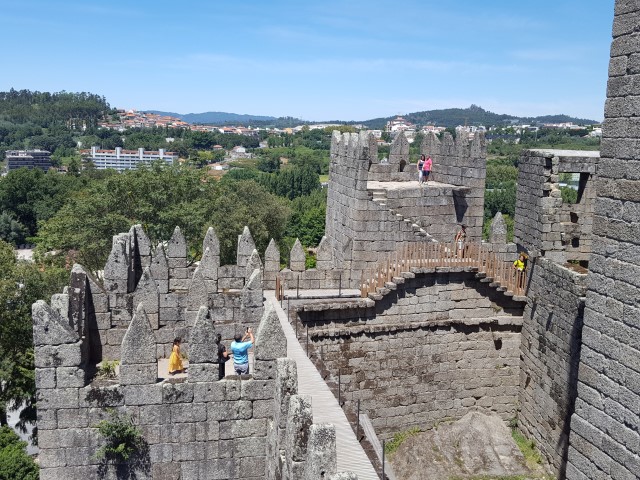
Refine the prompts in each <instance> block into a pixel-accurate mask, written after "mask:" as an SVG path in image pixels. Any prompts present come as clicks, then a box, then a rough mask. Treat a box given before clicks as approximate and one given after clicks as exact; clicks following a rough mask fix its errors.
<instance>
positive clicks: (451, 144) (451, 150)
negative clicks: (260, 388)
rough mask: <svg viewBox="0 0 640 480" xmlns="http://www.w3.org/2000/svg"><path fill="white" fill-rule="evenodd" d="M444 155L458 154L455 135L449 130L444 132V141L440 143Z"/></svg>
mask: <svg viewBox="0 0 640 480" xmlns="http://www.w3.org/2000/svg"><path fill="white" fill-rule="evenodd" d="M440 152H441V154H442V156H454V155H455V154H456V144H455V141H454V140H453V136H452V135H451V134H450V133H449V132H444V135H443V136H442V143H441V144H440Z"/></svg>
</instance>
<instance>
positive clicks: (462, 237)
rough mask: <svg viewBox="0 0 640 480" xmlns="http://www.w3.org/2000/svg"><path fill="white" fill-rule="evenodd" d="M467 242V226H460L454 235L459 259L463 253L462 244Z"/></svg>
mask: <svg viewBox="0 0 640 480" xmlns="http://www.w3.org/2000/svg"><path fill="white" fill-rule="evenodd" d="M466 240H467V226H466V225H464V224H463V225H460V230H458V233H456V240H455V242H456V251H457V254H458V256H459V257H460V258H462V255H463V252H464V242H465V241H466Z"/></svg>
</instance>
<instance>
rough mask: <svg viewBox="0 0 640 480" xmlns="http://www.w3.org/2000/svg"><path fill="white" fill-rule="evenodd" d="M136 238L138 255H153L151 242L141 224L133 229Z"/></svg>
mask: <svg viewBox="0 0 640 480" xmlns="http://www.w3.org/2000/svg"><path fill="white" fill-rule="evenodd" d="M131 228H132V229H133V231H134V234H135V237H136V245H137V247H138V254H139V255H141V256H144V257H148V256H150V255H151V241H150V240H149V237H148V236H147V233H146V232H145V231H144V228H143V227H142V225H140V224H136V225H134V226H133V227H131Z"/></svg>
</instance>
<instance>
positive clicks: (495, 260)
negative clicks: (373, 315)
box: [360, 243, 527, 298]
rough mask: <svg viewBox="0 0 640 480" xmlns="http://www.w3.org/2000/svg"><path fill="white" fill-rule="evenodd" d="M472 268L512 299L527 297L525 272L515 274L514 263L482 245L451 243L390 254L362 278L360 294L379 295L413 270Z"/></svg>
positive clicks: (414, 246) (410, 246)
mask: <svg viewBox="0 0 640 480" xmlns="http://www.w3.org/2000/svg"><path fill="white" fill-rule="evenodd" d="M437 267H469V268H473V269H477V271H478V272H479V273H484V274H485V276H486V278H491V279H492V282H494V283H498V284H499V285H500V287H502V288H503V289H505V291H506V292H509V293H510V294H512V295H516V296H524V295H525V286H526V284H527V272H526V270H524V271H522V270H516V269H515V268H514V266H513V264H512V263H511V262H505V261H504V260H502V259H500V258H499V257H498V256H497V255H496V254H495V253H494V252H490V251H489V249H488V247H487V246H485V245H483V244H480V243H468V244H465V245H464V246H463V248H462V249H458V248H457V246H456V245H455V244H449V243H411V244H408V245H405V246H404V247H403V248H401V249H400V250H399V251H397V252H394V253H391V254H389V255H388V256H387V258H386V259H384V260H382V261H381V262H379V263H378V266H377V268H375V269H374V270H372V271H370V272H369V273H366V274H365V275H363V277H362V281H361V287H360V292H361V295H362V297H363V298H366V297H368V296H369V294H370V293H376V292H377V289H378V288H383V287H384V286H385V283H386V282H392V281H393V280H392V279H393V277H399V276H401V275H400V274H401V273H402V272H411V269H412V268H437Z"/></svg>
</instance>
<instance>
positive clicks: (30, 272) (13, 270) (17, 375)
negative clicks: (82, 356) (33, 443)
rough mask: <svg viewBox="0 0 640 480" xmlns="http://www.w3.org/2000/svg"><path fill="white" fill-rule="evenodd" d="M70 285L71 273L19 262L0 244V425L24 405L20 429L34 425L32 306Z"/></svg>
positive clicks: (10, 249)
mask: <svg viewBox="0 0 640 480" xmlns="http://www.w3.org/2000/svg"><path fill="white" fill-rule="evenodd" d="M67 282H68V272H67V271H65V270H64V269H61V268H56V267H54V266H52V265H44V264H35V263H30V262H24V261H18V260H16V257H15V254H14V252H13V247H12V246H11V245H9V244H8V243H6V242H3V241H0V319H2V321H0V425H6V424H7V410H8V409H9V408H17V407H18V406H20V405H22V406H24V407H25V408H24V409H23V410H22V412H21V417H20V422H19V424H18V428H24V427H25V425H26V423H32V422H34V421H35V377H34V366H33V340H32V338H33V331H32V328H33V327H32V322H31V305H32V304H33V303H34V302H35V301H36V300H38V299H42V298H48V297H50V296H51V294H52V293H54V292H56V291H60V290H61V289H62V286H63V285H64V284H66V283H67Z"/></svg>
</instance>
